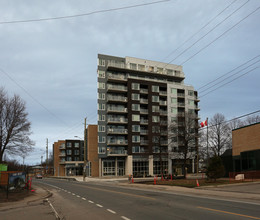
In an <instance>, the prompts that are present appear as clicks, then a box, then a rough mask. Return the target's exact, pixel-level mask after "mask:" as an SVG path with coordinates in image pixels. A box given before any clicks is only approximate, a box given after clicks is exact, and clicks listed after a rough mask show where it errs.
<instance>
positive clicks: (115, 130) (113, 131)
mask: <svg viewBox="0 0 260 220" xmlns="http://www.w3.org/2000/svg"><path fill="white" fill-rule="evenodd" d="M107 133H108V134H127V133H128V130H127V129H119V128H110V129H108V131H107Z"/></svg>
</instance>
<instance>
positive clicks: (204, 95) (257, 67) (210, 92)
mask: <svg viewBox="0 0 260 220" xmlns="http://www.w3.org/2000/svg"><path fill="white" fill-rule="evenodd" d="M258 68H259V66H257V67H255V68H253V69H251V70H249V71H247V72H246V73H244V74H242V75H240V76H238V77H236V78H234V79H233V80H230V81H228V82H226V83H225V84H223V85H221V86H219V87H217V88H215V89H213V90H210V91H209V92H207V93H206V94H204V95H202V96H200V98H202V97H204V96H206V95H208V94H209V93H211V92H213V91H215V90H217V89H219V88H221V87H223V86H225V85H227V84H229V83H231V82H233V81H235V80H237V79H239V78H241V77H242V76H244V75H246V74H248V73H251V72H252V71H254V70H256V69H258Z"/></svg>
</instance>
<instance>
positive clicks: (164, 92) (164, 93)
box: [159, 91, 167, 95]
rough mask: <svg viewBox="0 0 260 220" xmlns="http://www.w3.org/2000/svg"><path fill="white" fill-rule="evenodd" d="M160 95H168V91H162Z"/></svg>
mask: <svg viewBox="0 0 260 220" xmlns="http://www.w3.org/2000/svg"><path fill="white" fill-rule="evenodd" d="M159 94H160V95H167V92H166V91H160V93H159Z"/></svg>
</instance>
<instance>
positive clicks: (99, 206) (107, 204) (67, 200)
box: [37, 179, 260, 220]
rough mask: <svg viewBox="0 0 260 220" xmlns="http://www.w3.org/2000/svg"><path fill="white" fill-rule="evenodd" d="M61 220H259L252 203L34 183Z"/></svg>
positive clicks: (112, 187) (63, 183) (98, 185)
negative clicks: (42, 189)
mask: <svg viewBox="0 0 260 220" xmlns="http://www.w3.org/2000/svg"><path fill="white" fill-rule="evenodd" d="M37 183H38V184H42V185H44V186H45V187H46V188H47V189H48V190H50V191H51V192H52V193H53V196H52V197H51V198H49V201H50V202H51V204H52V205H53V207H54V209H55V210H56V211H57V213H58V214H59V215H60V216H61V218H63V219H73V220H78V219H95V220H97V219H107V220H109V219H125V220H128V219H142V220H144V219H200V220H202V219H211V220H214V219H260V205H259V204H255V203H246V202H239V201H237V202H235V201H227V200H225V199H223V200H222V199H214V198H203V197H200V196H196V195H185V194H175V193H171V192H160V191H150V190H146V189H134V188H127V187H126V188H124V187H119V186H117V185H116V184H114V185H113V184H106V183H102V184H101V183H93V182H91V183H82V182H74V181H67V180H55V179H43V180H37Z"/></svg>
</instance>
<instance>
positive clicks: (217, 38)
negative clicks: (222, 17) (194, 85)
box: [180, 6, 260, 65]
mask: <svg viewBox="0 0 260 220" xmlns="http://www.w3.org/2000/svg"><path fill="white" fill-rule="evenodd" d="M259 9H260V6H259V7H258V8H256V9H255V10H254V11H252V12H251V13H249V14H248V15H247V16H245V17H244V18H242V19H241V20H239V21H238V22H237V23H236V24H234V25H233V26H232V27H230V28H229V29H228V30H226V31H225V32H223V33H222V34H221V35H219V36H218V37H217V38H215V39H214V40H213V41H211V42H210V43H209V44H207V45H206V46H204V47H203V48H202V49H200V50H199V51H198V52H197V53H195V54H193V55H192V56H190V57H189V58H188V59H187V60H185V61H184V62H182V63H181V64H180V65H183V64H184V63H186V62H188V61H189V60H190V59H192V58H193V57H194V56H196V55H198V54H199V53H200V52H201V51H203V50H204V49H206V48H207V47H209V46H210V45H211V44H213V43H214V42H215V41H217V40H218V39H219V38H221V37H222V36H223V35H225V34H226V33H228V32H229V31H231V30H232V29H233V28H234V27H236V26H237V25H238V24H240V23H241V22H242V21H244V20H245V19H247V18H248V17H249V16H250V15H252V14H254V13H255V12H256V11H258V10H259Z"/></svg>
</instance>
